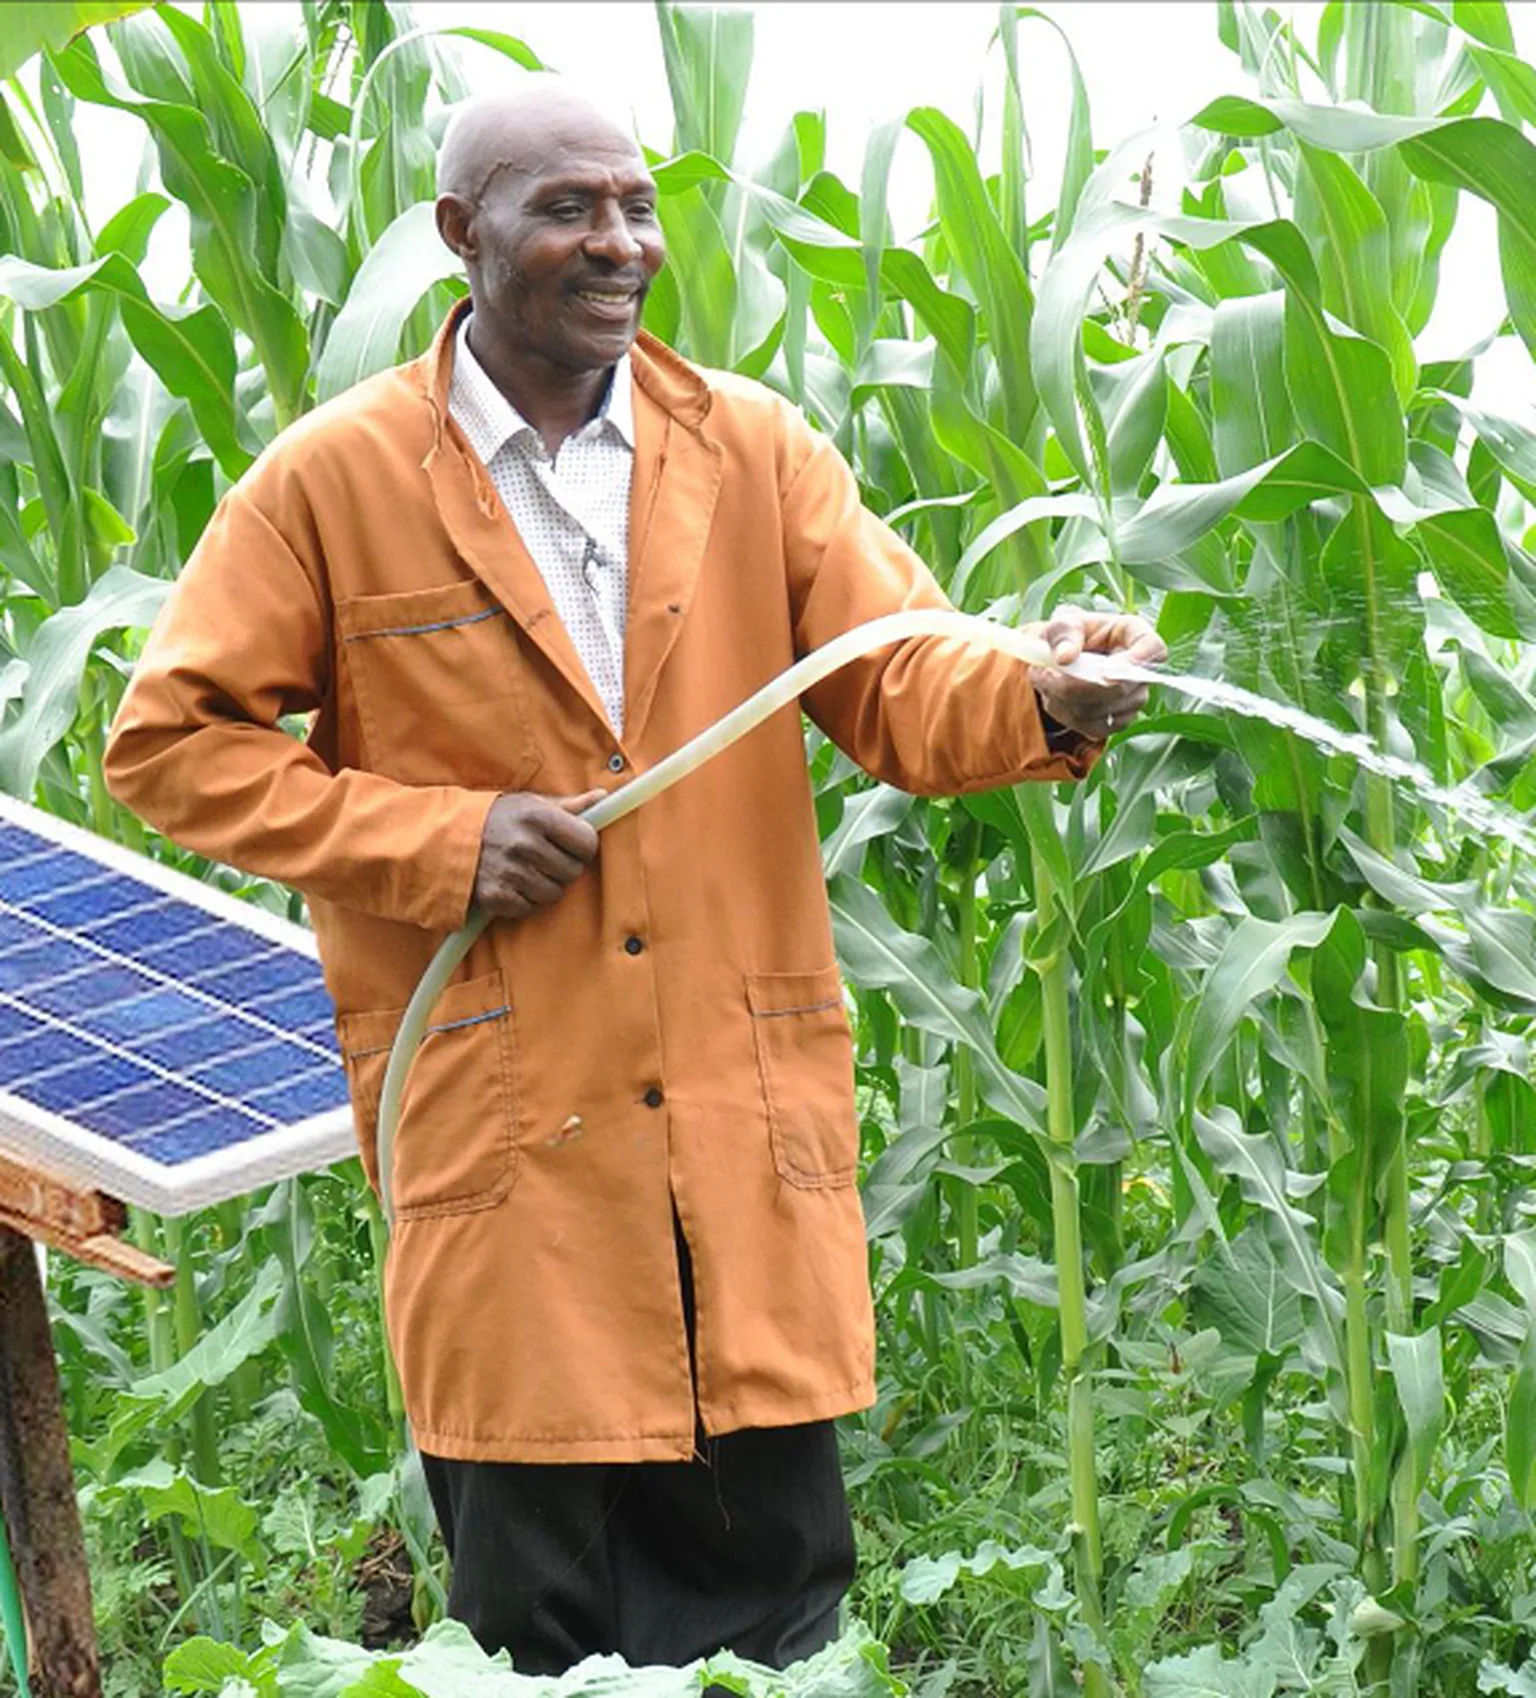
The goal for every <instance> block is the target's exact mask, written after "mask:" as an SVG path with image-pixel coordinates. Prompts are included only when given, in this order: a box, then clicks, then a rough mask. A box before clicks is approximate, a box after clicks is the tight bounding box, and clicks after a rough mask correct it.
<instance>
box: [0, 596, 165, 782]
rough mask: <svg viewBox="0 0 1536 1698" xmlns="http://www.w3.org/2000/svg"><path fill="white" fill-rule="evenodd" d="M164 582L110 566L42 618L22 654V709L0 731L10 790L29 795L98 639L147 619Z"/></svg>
mask: <svg viewBox="0 0 1536 1698" xmlns="http://www.w3.org/2000/svg"><path fill="white" fill-rule="evenodd" d="M170 587H171V586H170V585H169V584H168V583H166V582H165V581H164V580H163V579H160V578H146V577H145V576H144V575H143V574H142V573H140V572H135V571H132V570H131V569H130V568H129V567H127V566H114V567H113V568H112V569H111V570H110V571H109V572H107V573H105V574H104V575H103V576H102V577H100V578H98V579H97V580H96V582H95V583H94V584H92V585H91V589H90V593H89V594H88V595H87V596H86V598H85V600H84V601H83V602H78V603H76V604H75V605H74V606H72V607H65V608H62V609H61V610H60V611H59V612H57V613H55V614H53V615H52V616H51V617H50V618H48V619H46V620H45V621H44V622H43V624H42V626H41V627H40V628H39V630H38V632H37V635H36V637H35V638H34V639H33V642H32V646H31V649H30V650H29V652H28V656H27V658H28V661H29V663H30V670H29V671H28V673H27V681H26V684H25V686H24V688H23V690H22V704H21V712H20V713H19V714H18V715H17V716H16V718H15V719H13V720H12V721H11V723H10V724H8V725H7V726H6V727H5V729H4V730H3V731H0V785H3V786H4V788H5V789H7V790H9V791H10V793H11V794H12V795H13V796H21V797H24V798H30V796H31V795H32V791H33V788H34V787H35V785H36V783H37V774H38V769H39V768H40V767H41V765H42V763H43V757H44V756H45V755H46V754H47V753H48V751H49V750H50V749H51V748H52V747H53V746H54V744H55V743H57V742H58V741H59V739H60V738H61V737H63V736H64V734H65V733H66V732H67V731H68V730H69V728H70V726H71V725H72V724H73V723H74V718H75V714H76V713H77V712H78V710H79V693H80V678H81V674H82V673H83V672H84V671H85V667H86V662H87V661H88V660H89V659H90V656H91V651H92V650H93V649H94V648H95V647H96V644H97V643H98V642H99V641H100V640H101V638H102V637H104V636H105V635H106V634H107V633H108V632H110V631H119V630H122V629H123V628H124V627H139V626H145V625H149V624H151V623H152V622H153V620H154V617H155V615H156V614H157V613H158V612H159V611H160V605H161V603H162V602H163V601H164V600H165V598H166V595H167V594H168V593H169V591H170Z"/></svg>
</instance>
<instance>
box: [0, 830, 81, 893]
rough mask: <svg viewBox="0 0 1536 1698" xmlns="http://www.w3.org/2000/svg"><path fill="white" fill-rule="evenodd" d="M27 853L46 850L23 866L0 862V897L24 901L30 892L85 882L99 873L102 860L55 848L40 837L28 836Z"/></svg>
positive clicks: (39, 891) (41, 891) (36, 853)
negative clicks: (94, 859) (88, 858)
mask: <svg viewBox="0 0 1536 1698" xmlns="http://www.w3.org/2000/svg"><path fill="white" fill-rule="evenodd" d="M28 843H29V847H28V849H27V854H28V855H38V853H39V851H46V853H44V854H42V856H41V858H40V859H37V860H29V861H27V863H26V864H25V865H24V866H15V865H5V864H3V863H0V901H3V902H24V901H25V900H26V899H27V898H28V897H30V896H37V895H40V894H42V893H43V892H45V891H50V890H62V889H63V888H64V886H65V885H67V884H84V883H86V882H87V881H94V880H96V879H99V878H100V877H101V876H102V869H101V864H100V862H98V861H91V860H87V859H86V857H85V856H84V855H76V854H73V853H72V852H71V851H70V850H68V849H58V848H55V847H54V845H53V844H51V843H44V842H43V840H42V839H41V838H40V837H30V838H29V839H28Z"/></svg>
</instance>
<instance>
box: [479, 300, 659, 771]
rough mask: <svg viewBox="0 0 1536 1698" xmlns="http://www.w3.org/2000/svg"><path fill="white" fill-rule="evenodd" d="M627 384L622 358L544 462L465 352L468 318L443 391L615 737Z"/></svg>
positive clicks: (627, 471)
mask: <svg viewBox="0 0 1536 1698" xmlns="http://www.w3.org/2000/svg"><path fill="white" fill-rule="evenodd" d="M631 382H632V379H631V376H630V369H629V356H628V355H627V354H626V355H625V356H624V357H623V358H622V359H621V360H620V361H619V362H618V364H617V365H616V366H615V367H614V368H613V380H612V382H611V383H610V384H609V387H608V397H607V399H606V400H605V401H604V403H603V405H602V408H601V410H600V411H599V412H598V414H597V416H596V417H595V418H593V419H590V420H589V421H588V422H587V423H586V424H584V425H583V426H582V427H581V429H580V430H579V431H577V432H576V434H575V435H574V436H568V437H567V438H566V439H565V441H564V442H562V443H561V444H560V451H559V453H558V454H557V455H555V456H554V457H553V458H551V456H550V454H549V451H548V449H546V448H545V446H544V438H543V437H542V436H540V435H539V433H538V431H537V430H535V429H534V427H533V426H532V425H531V424H529V423H528V421H527V420H526V419H525V418H524V417H523V416H522V414H520V413H519V412H518V410H517V408H516V407H514V406H513V405H512V403H511V402H510V401H509V400H508V399H507V398H506V396H505V395H503V394H502V392H501V391H500V390H499V389H498V388H497V387H496V385H495V384H494V383H493V382H492V381H491V379H490V377H489V376H488V374H487V373H486V370H485V368H484V367H483V366H482V365H481V364H480V362H479V361H478V360H477V359H476V358H475V356H474V354H473V353H472V352H471V350H470V346H469V317H468V315H466V317H465V319H464V322H463V324H462V325H461V326H460V327H459V331H458V335H457V337H456V338H455V341H454V350H453V378H452V381H451V383H450V386H449V390H448V411H449V412H450V413H451V414H452V415H453V419H454V422H455V423H456V424H457V425H458V427H459V429H460V430H462V431H463V432H464V436H465V438H466V440H467V441H468V443H469V445H470V447H471V448H472V449H474V451H475V453H476V454H478V455H479V456H480V458H481V460H482V461H483V462H484V463H485V469H486V471H487V472H488V473H489V474H490V479H491V482H492V483H493V484H494V485H495V486H496V493H497V494H498V495H499V496H500V497H501V504H502V506H503V507H505V508H506V510H507V512H508V514H509V515H510V516H511V519H512V523H513V524H514V525H515V526H516V527H517V533H518V535H519V536H520V537H521V538H522V539H523V542H524V544H525V546H526V547H527V549H528V552H529V554H531V555H532V556H533V563H534V565H535V566H537V567H538V569H539V571H540V573H541V574H542V575H543V578H544V582H545V585H546V586H547V587H548V589H549V594H550V599H551V600H552V601H553V602H554V604H555V612H556V613H557V614H559V616H560V621H561V623H562V624H563V625H564V626H565V628H566V630H567V632H568V633H569V634H570V638H571V641H572V643H574V644H575V647H576V653H577V654H578V655H579V656H580V658H581V663H582V665H583V666H584V667H586V669H587V676H588V677H589V678H590V679H591V680H592V683H593V684H594V685H595V687H596V689H597V694H598V697H599V699H600V700H601V701H602V704H603V707H604V709H605V710H606V712H607V714H608V722H609V724H610V725H611V726H612V727H613V730H614V733H615V735H616V736H620V737H622V736H623V734H624V628H625V624H626V621H627V617H628V611H629V485H630V477H631V474H632V472H633V470H634V461H635V450H634V398H633V395H632V393H631V390H630V384H631Z"/></svg>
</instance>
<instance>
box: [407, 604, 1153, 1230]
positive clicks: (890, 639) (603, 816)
mask: <svg viewBox="0 0 1536 1698" xmlns="http://www.w3.org/2000/svg"><path fill="white" fill-rule="evenodd" d="M908 637H959V638H962V639H963V640H965V641H966V642H968V643H984V644H986V645H987V646H988V647H990V648H995V649H1001V650H1002V651H1003V652H1004V653H1005V654H1011V655H1013V656H1014V658H1015V659H1017V660H1021V661H1023V662H1024V663H1025V664H1026V665H1028V666H1038V667H1048V666H1054V665H1055V662H1054V661H1053V660H1052V658H1051V654H1050V650H1049V649H1048V648H1047V647H1046V645H1045V644H1044V643H1043V642H1042V641H1041V640H1040V639H1039V638H1038V637H1033V636H1030V635H1028V634H1027V633H1025V632H1023V631H1015V630H1013V629H1011V628H1010V627H1008V626H1006V625H997V624H994V623H993V622H992V621H991V620H988V619H978V618H976V617H975V616H974V615H972V614H968V613H956V612H953V611H952V610H950V609H948V608H912V609H910V610H908V611H907V612H905V613H889V614H886V615H885V616H884V617H883V618H881V619H871V620H870V621H869V622H868V623H867V624H864V625H856V626H854V628H853V629H852V630H851V631H845V632H843V634H842V635H841V636H840V637H834V638H833V639H832V641H831V642H830V643H824V644H823V645H822V646H821V647H820V648H819V649H816V650H814V651H813V652H812V653H810V654H808V655H806V657H805V658H804V659H803V660H799V661H796V662H795V664H794V665H793V666H791V667H790V668H789V669H788V670H787V671H785V672H781V673H780V674H779V676H778V677H777V678H774V679H772V680H771V681H770V682H769V683H767V684H764V685H763V687H762V689H760V690H758V691H757V692H756V693H755V694H753V695H750V696H748V697H747V699H746V700H745V701H744V702H743V703H742V704H741V705H740V706H739V707H735V708H732V709H731V711H730V712H729V713H728V714H726V715H725V717H724V718H723V719H719V720H717V721H716V722H715V723H714V724H713V725H711V726H710V727H709V728H708V730H706V731H701V732H700V733H699V734H698V736H697V737H693V738H691V739H690V740H689V741H688V742H686V743H684V744H683V746H682V747H681V748H680V749H676V750H674V751H673V753H671V754H670V755H668V756H667V758H666V759H665V760H663V761H658V762H657V764H656V765H655V766H653V767H652V768H651V769H650V771H649V772H645V773H642V774H640V776H639V777H638V778H635V779H632V780H631V781H630V782H629V783H628V784H626V785H623V786H622V787H621V788H619V789H618V790H615V791H613V792H611V793H610V794H609V795H607V796H604V797H603V799H602V800H601V801H600V802H595V803H594V804H593V805H592V806H591V807H590V808H588V809H587V810H586V811H585V812H584V813H583V814H582V816H581V817H582V818H583V819H584V820H586V822H587V823H588V824H589V825H591V826H592V827H593V828H594V829H595V830H597V831H601V830H602V829H603V828H604V827H605V826H610V825H612V824H613V823H614V821H615V820H621V819H623V818H624V816H625V815H626V814H632V813H633V812H634V811H635V809H636V808H639V807H643V806H644V805H645V803H647V802H649V801H650V800H651V798H652V797H653V796H659V795H660V794H661V793H662V791H663V790H667V789H670V788H671V786H672V785H674V784H676V783H677V781H678V780H679V779H680V778H686V777H687V775H688V774H689V773H690V772H692V771H693V770H694V768H695V767H699V766H702V765H703V764H704V762H705V761H707V760H712V759H713V758H714V757H715V756H716V755H718V754H719V753H720V752H721V750H722V749H728V748H729V747H730V746H731V744H732V743H734V742H736V741H737V739H738V738H741V737H745V736H746V734H747V733H748V732H749V731H753V730H755V729H756V728H757V727H758V726H759V725H761V724H762V722H763V721H764V720H765V719H767V718H768V717H769V716H770V715H771V714H775V713H777V712H778V711H779V710H780V708H784V707H788V706H789V704H790V703H791V702H793V701H796V700H797V699H798V698H799V697H800V696H802V695H803V694H804V693H805V692H806V691H807V690H809V689H810V688H811V687H812V685H814V684H819V683H820V682H821V680H822V679H823V678H826V677H828V676H829V675H830V674H832V673H833V672H836V671H837V670H838V669H839V668H840V667H843V666H846V665H847V664H848V663H849V661H851V660H857V659H858V658H859V657H860V656H861V655H865V654H868V653H870V651H871V650H873V649H880V648H885V647H887V646H888V645H889V644H891V643H897V642H902V641H904V640H905V639H906V638H908ZM1085 658H1086V657H1085ZM1072 670H1074V671H1076V670H1077V668H1076V667H1075V666H1074V667H1073V669H1072ZM1087 670H1088V669H1087V668H1085V669H1084V671H1085V672H1086V671H1087ZM1093 675H1094V676H1096V677H1099V678H1101V679H1102V680H1103V681H1105V682H1108V681H1109V679H1110V677H1111V676H1113V677H1115V678H1116V679H1118V678H1119V677H1120V676H1121V673H1120V672H1119V671H1118V669H1113V668H1112V667H1110V666H1106V667H1103V668H1094V669H1093ZM489 919H490V916H489V915H486V914H474V915H472V916H471V918H470V920H469V923H468V924H467V925H466V926H464V927H463V928H461V929H460V930H459V931H456V932H454V933H453V935H452V936H451V937H449V938H447V939H446V940H445V941H444V942H443V944H442V946H441V947H440V948H439V949H438V952H437V954H436V955H434V956H433V957H432V960H431V961H430V962H429V963H428V965H427V970H426V971H425V972H424V973H423V974H422V975H421V981H420V983H419V984H418V985H417V986H416V990H415V993H414V994H413V995H412V997H411V1000H410V1002H409V1004H408V1005H407V1007H406V1010H405V1013H404V1014H403V1015H402V1016H401V1020H400V1027H399V1030H398V1031H397V1032H396V1033H395V1042H394V1047H393V1048H392V1049H391V1050H390V1052H389V1065H388V1066H387V1067H386V1068H385V1070H384V1084H383V1087H382V1089H381V1091H380V1093H379V1121H378V1134H377V1140H376V1143H375V1149H376V1151H377V1156H378V1172H379V1198H380V1201H381V1202H382V1204H383V1206H384V1218H385V1220H386V1221H388V1222H389V1224H390V1225H391V1226H393V1225H394V1216H395V1211H394V1192H393V1185H392V1179H393V1163H394V1151H395V1133H396V1130H397V1129H398V1126H399V1122H400V1104H401V1101H402V1099H403V1098H404V1095H405V1082H406V1078H407V1076H408V1075H409V1073H410V1070H411V1063H412V1062H413V1061H414V1060H415V1059H416V1052H417V1050H418V1049H419V1048H420V1047H421V1041H422V1038H423V1037H424V1036H425V1034H426V1029H427V1022H428V1021H429V1020H430V1019H431V1017H432V1010H433V1009H434V1008H435V1007H436V1006H437V1000H438V998H439V997H440V996H441V995H442V994H443V990H444V988H445V987H446V986H447V983H448V981H449V979H451V978H452V977H453V974H454V972H455V970H456V969H457V968H458V965H459V963H460V962H461V961H462V960H463V959H464V957H465V956H466V955H468V954H469V951H470V949H471V948H472V947H473V945H474V942H475V940H476V939H477V938H478V937H479V936H480V934H481V932H483V931H484V930H485V928H486V925H487V923H488V921H489Z"/></svg>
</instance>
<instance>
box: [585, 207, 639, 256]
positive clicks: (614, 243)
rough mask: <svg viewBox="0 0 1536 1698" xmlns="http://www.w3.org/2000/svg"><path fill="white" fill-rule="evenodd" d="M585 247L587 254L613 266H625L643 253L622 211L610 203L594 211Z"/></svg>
mask: <svg viewBox="0 0 1536 1698" xmlns="http://www.w3.org/2000/svg"><path fill="white" fill-rule="evenodd" d="M585 246H586V250H587V252H588V253H589V254H592V255H594V256H595V257H597V258H600V259H606V260H608V261H609V262H610V264H613V265H627V264H629V263H630V261H631V260H636V259H639V257H640V255H641V254H642V253H643V252H644V251H645V250H644V249H643V248H642V247H641V245H640V243H639V242H638V241H637V240H636V238H635V233H634V231H632V230H631V229H630V227H629V221H628V220H627V219H626V218H625V216H624V209H623V208H622V207H621V206H618V205H617V204H615V203H612V202H610V203H606V204H604V205H601V206H599V207H598V208H597V209H596V214H595V216H594V218H593V220H592V229H591V232H590V234H589V235H588V236H587V240H586V243H585Z"/></svg>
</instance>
